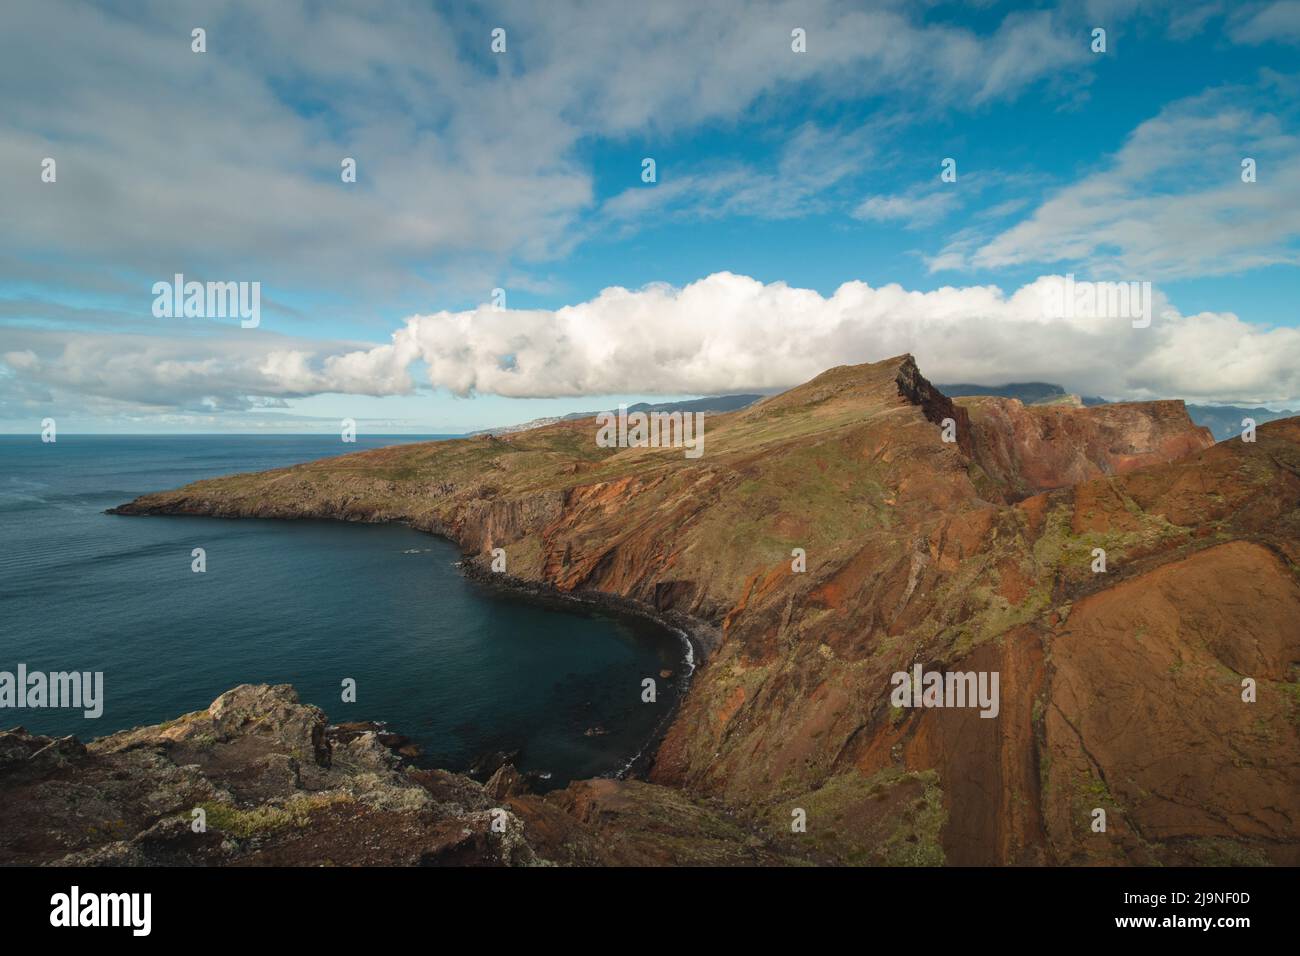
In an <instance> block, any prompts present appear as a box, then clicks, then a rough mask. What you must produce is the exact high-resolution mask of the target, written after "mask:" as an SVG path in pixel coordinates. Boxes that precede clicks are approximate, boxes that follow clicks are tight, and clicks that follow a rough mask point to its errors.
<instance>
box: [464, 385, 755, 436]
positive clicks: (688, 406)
mask: <svg viewBox="0 0 1300 956" xmlns="http://www.w3.org/2000/svg"><path fill="white" fill-rule="evenodd" d="M762 397H763V396H762V395H711V396H708V397H706V398H692V399H688V400H687V401H684V402H659V403H655V404H651V403H649V402H637V403H636V404H635V405H629V406H628V407H627V410H628V412H706V413H711V414H715V415H717V414H721V413H722V412H734V411H738V410H739V409H742V408H748V407H749V406H750V405H753V404H754V403H755V402H756V401H758V400H759V399H760V398H762ZM601 411H611V412H617V411H618V410H617V409H613V408H611V409H601V410H600V411H595V412H572V413H570V414H568V415H556V416H551V417H550V418H534V419H533V420H532V421H527V422H524V423H522V424H520V425H503V426H501V427H499V428H483V429H480V430H479V431H476V432H470V433H469V434H470V435H471V436H472V435H511V434H514V433H515V432H526V431H528V430H529V429H531V428H542V427H543V426H545V425H554V424H555V423H556V422H571V421H576V420H578V419H580V418H595V417H596V416H597V415H599V414H600V413H601Z"/></svg>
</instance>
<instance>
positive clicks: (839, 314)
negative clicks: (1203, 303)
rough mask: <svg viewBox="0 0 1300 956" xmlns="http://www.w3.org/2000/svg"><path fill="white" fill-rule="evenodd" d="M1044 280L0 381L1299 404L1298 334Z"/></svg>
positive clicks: (485, 309)
mask: <svg viewBox="0 0 1300 956" xmlns="http://www.w3.org/2000/svg"><path fill="white" fill-rule="evenodd" d="M1059 281H1060V279H1059V277H1047V276H1045V277H1042V278H1040V279H1038V280H1036V281H1035V282H1033V283H1030V284H1029V285H1026V286H1023V287H1021V288H1020V289H1017V290H1016V291H1014V292H1012V293H1010V294H1007V293H1005V292H1004V291H1003V290H1001V289H999V288H998V287H996V286H968V287H964V288H953V287H944V288H941V289H936V290H934V291H930V292H917V291H908V290H906V289H904V288H902V287H900V286H898V285H887V286H884V287H882V288H873V287H871V286H869V285H867V284H866V283H864V282H856V281H854V282H846V283H844V284H843V285H841V286H840V287H839V288H838V289H837V290H836V291H835V293H834V294H833V295H831V296H829V297H827V296H823V295H821V294H820V293H818V292H815V291H812V290H809V289H798V288H792V287H790V286H788V285H786V284H785V283H780V282H778V283H771V284H764V283H762V282H759V281H758V280H756V279H752V278H749V277H747V276H740V275H735V274H732V273H728V272H721V273H715V274H713V275H710V276H708V277H706V278H703V279H700V280H699V281H697V282H693V283H690V284H689V285H686V286H685V287H683V288H675V287H672V286H668V285H662V284H657V285H650V286H647V287H645V288H642V289H638V290H628V289H623V288H609V289H605V290H604V291H602V292H601V293H600V294H599V295H598V296H596V297H595V298H593V299H591V300H590V301H587V302H582V303H578V304H576V305H571V306H566V307H564V308H560V309H556V310H495V309H493V308H492V307H490V306H482V307H480V308H477V309H474V310H468V311H460V312H448V311H443V312H437V313H433V314H429V315H415V316H411V317H410V318H408V319H407V320H406V322H405V323H404V324H403V326H402V327H401V328H400V329H398V330H397V331H396V332H395V333H394V334H393V336H392V340H391V341H390V342H389V343H387V344H383V345H376V346H371V347H364V348H356V347H349V346H347V345H345V344H342V343H330V344H326V345H322V344H321V343H313V342H309V341H304V340H294V339H288V338H285V337H281V336H275V335H261V334H259V333H258V332H256V331H253V330H249V331H247V332H244V331H243V330H237V329H232V330H230V334H228V335H224V336H221V337H204V338H190V339H183V340H162V339H156V338H150V337H146V336H139V337H135V338H134V339H133V341H132V342H131V347H124V339H127V338H132V337H128V336H122V335H101V336H90V335H85V334H72V335H68V336H66V337H64V335H63V334H62V333H55V332H34V331H33V332H28V333H26V335H25V337H24V341H23V342H22V343H21V345H22V346H23V347H21V348H16V349H13V350H10V351H7V352H6V353H4V354H3V356H0V359H2V360H3V361H2V362H0V375H2V376H3V377H4V378H5V379H7V380H8V382H7V384H8V386H9V388H8V390H9V391H10V392H15V391H17V392H19V393H20V394H22V395H23V396H24V397H25V399H26V401H25V402H24V404H25V405H26V406H27V407H30V408H39V407H40V405H41V403H42V402H48V401H53V400H55V398H56V397H57V396H65V397H66V396H67V395H69V394H76V395H80V396H82V397H83V398H90V399H94V400H96V401H98V402H101V403H102V402H115V403H124V404H132V405H136V406H139V407H155V408H174V409H200V410H215V409H221V408H244V409H247V408H254V407H266V406H268V405H282V404H283V402H284V401H285V399H287V398H299V397H305V396H310V395H318V394H327V393H341V394H351V395H372V396H387V395H407V394H411V393H413V392H415V391H416V388H417V384H418V382H419V380H420V379H423V380H425V381H427V383H428V385H430V386H433V387H435V388H443V389H447V390H449V391H451V392H453V393H455V394H457V395H462V396H468V395H474V394H493V395H499V396H505V397H511V398H554V397H575V398H576V397H583V396H599V395H618V394H631V393H642V394H659V395H682V394H717V393H725V392H742V391H753V390H763V389H781V388H786V387H789V386H792V385H796V384H798V383H800V382H803V381H806V380H807V379H810V378H812V377H813V376H815V375H817V374H818V373H820V372H822V371H824V370H825V369H827V368H830V367H832V366H835V365H848V364H856V363H860V362H870V361H876V360H879V359H882V358H887V357H889V356H891V355H897V354H899V353H902V352H911V353H913V354H914V355H915V356H916V358H917V361H918V362H919V363H920V366H921V369H922V371H923V372H924V373H925V374H926V375H927V376H928V377H929V378H930V379H931V380H933V381H937V382H945V381H948V382H955V381H960V382H972V383H977V384H1002V383H1006V382H1010V381H1028V380H1038V381H1048V382H1055V383H1059V384H1061V385H1063V386H1064V387H1065V388H1066V389H1067V390H1069V391H1073V392H1078V393H1082V394H1089V395H1102V396H1105V397H1107V398H1112V399H1134V400H1138V399H1149V398H1168V397H1177V398H1185V399H1187V400H1189V401H1197V402H1210V403H1213V402H1221V403H1236V402H1242V401H1249V402H1269V403H1278V404H1283V405H1292V406H1293V405H1294V404H1295V403H1296V402H1297V400H1300V329H1294V328H1285V327H1280V328H1273V329H1268V328H1262V327H1260V326H1257V325H1252V324H1250V323H1247V322H1243V321H1242V320H1241V319H1239V318H1238V317H1237V316H1235V315H1233V314H1231V313H1213V312H1202V313H1198V314H1195V315H1183V314H1181V313H1180V312H1179V311H1178V310H1177V309H1176V308H1174V307H1173V306H1172V305H1171V304H1170V303H1169V302H1168V300H1167V299H1166V298H1165V297H1164V296H1163V295H1162V294H1161V293H1160V291H1159V290H1158V289H1157V290H1155V292H1154V296H1153V299H1154V321H1153V322H1152V324H1151V326H1150V327H1149V328H1133V327H1132V322H1131V321H1130V320H1129V319H1127V318H1113V319H1103V318H1080V317H1073V318H1060V317H1056V318H1053V317H1051V316H1050V315H1049V312H1048V310H1047V309H1046V308H1045V306H1044V301H1045V294H1046V291H1047V289H1048V288H1049V286H1050V285H1051V284H1053V283H1056V282H1059Z"/></svg>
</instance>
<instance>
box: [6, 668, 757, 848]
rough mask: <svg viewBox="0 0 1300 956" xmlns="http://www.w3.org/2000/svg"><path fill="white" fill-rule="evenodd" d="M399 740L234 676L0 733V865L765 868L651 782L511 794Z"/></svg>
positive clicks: (734, 829) (733, 834)
mask: <svg viewBox="0 0 1300 956" xmlns="http://www.w3.org/2000/svg"><path fill="white" fill-rule="evenodd" d="M400 742H401V741H400V738H399V739H394V735H390V734H386V733H384V732H383V731H382V730H380V729H379V728H375V727H372V726H367V725H363V724H352V725H343V726H330V725H328V724H327V722H326V718H325V714H324V713H323V712H322V711H321V710H320V709H319V708H317V707H312V706H308V705H305V704H301V703H299V702H298V697H297V694H296V693H295V692H294V690H293V688H292V687H289V686H288V685H279V686H275V687H271V686H267V685H248V684H246V685H243V686H241V687H237V688H235V689H234V690H231V691H227V692H226V693H224V694H222V695H221V696H220V697H218V698H217V699H216V700H215V701H213V703H212V706H210V707H209V708H208V709H207V710H203V711H197V712H195V713H192V714H186V715H184V716H183V717H180V718H178V719H177V720H173V721H168V722H167V723H164V724H159V725H158V726H155V727H142V728H137V729H135V730H129V731H124V732H123V733H119V734H114V735H112V736H110V737H104V738H102V739H100V740H96V741H93V742H91V743H90V744H82V743H80V742H79V741H77V740H76V739H75V738H73V737H63V738H57V739H51V738H49V737H41V736H36V735H32V734H29V733H27V732H26V731H24V730H23V729H21V728H17V729H14V730H11V731H7V732H2V733H0V792H3V795H4V799H3V800H2V801H0V864H52V865H56V866H69V865H87V866H94V865H104V866H148V865H201V864H206V865H241V866H266V865H279V866H295V865H308V866H363V865H376V866H417V865H418V866H535V865H545V864H548V863H560V864H620V863H639V864H646V863H663V864H693V863H719V864H737V863H764V862H779V858H778V857H777V856H776V855H775V854H774V853H772V852H768V851H765V850H764V849H763V847H762V842H761V841H760V840H757V839H754V838H752V837H751V836H750V835H749V834H748V833H746V832H745V831H744V830H743V829H742V828H741V827H740V826H738V825H737V824H735V823H734V822H731V821H729V820H727V819H726V818H725V817H724V816H723V815H722V814H721V813H719V812H717V811H713V810H709V809H707V808H705V807H703V806H698V805H695V804H693V803H692V802H691V801H689V800H687V799H685V798H684V797H682V796H680V795H677V794H675V793H673V792H672V791H669V790H666V789H665V788H661V787H652V786H650V785H648V784H644V783H637V782H619V781H614V780H595V781H590V782H589V783H585V784H578V785H575V786H574V787H573V788H571V790H570V791H566V792H565V793H563V794H561V795H559V796H557V797H555V798H542V797H537V796H519V794H518V791H519V788H520V786H521V781H520V778H519V776H518V775H517V774H516V773H515V772H514V770H513V769H512V768H510V767H508V766H507V767H503V768H502V769H501V770H499V771H497V773H496V774H494V775H493V776H492V778H491V779H489V780H488V781H487V783H486V785H484V784H480V783H477V782H475V781H474V780H471V779H470V778H469V777H465V776H461V775H459V774H453V773H447V772H445V771H442V770H421V769H417V768H416V767H414V766H413V765H411V764H410V763H408V762H407V761H405V760H404V759H403V758H402V757H401V756H400V755H399V754H397V753H396V752H394V750H393V746H394V745H396V744H398V743H400ZM525 821H526V822H527V826H526V825H525ZM526 831H528V832H526Z"/></svg>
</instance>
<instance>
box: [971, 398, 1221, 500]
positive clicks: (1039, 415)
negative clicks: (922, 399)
mask: <svg viewBox="0 0 1300 956" xmlns="http://www.w3.org/2000/svg"><path fill="white" fill-rule="evenodd" d="M960 405H961V406H962V407H963V408H965V409H966V410H967V412H969V414H970V418H971V424H972V426H973V429H974V445H975V449H976V451H975V458H976V460H977V461H978V462H979V464H980V466H981V467H982V468H983V469H984V470H985V471H986V472H987V473H988V474H989V475H990V476H991V477H992V478H993V479H994V480H995V481H996V482H998V483H999V484H1000V485H1002V486H1003V487H1005V488H1007V489H1008V492H1009V493H1010V494H1011V495H1013V496H1015V497H1017V498H1021V497H1028V496H1029V495H1032V494H1036V493H1038V492H1040V491H1050V490H1052V489H1054V488H1065V487H1068V486H1070V485H1076V484H1078V483H1079V482H1081V481H1087V480H1088V479H1089V478H1098V477H1102V476H1104V475H1122V474H1127V473H1128V472H1130V471H1134V470H1136V469H1138V468H1142V467H1144V466H1146V465H1157V464H1162V463H1164V462H1167V461H1173V460H1174V459H1176V458H1182V457H1184V456H1186V455H1190V454H1193V453H1194V452H1198V451H1201V450H1202V449H1205V448H1209V447H1210V446H1211V445H1213V444H1214V437H1213V436H1212V435H1211V434H1210V431H1209V429H1207V428H1201V427H1200V426H1194V425H1192V423H1191V420H1190V419H1189V418H1188V416H1187V410H1186V408H1185V407H1184V406H1183V403H1182V402H1141V403H1137V404H1132V403H1130V404H1120V405H1097V406H1093V407H1091V408H1085V407H1084V406H1083V405H1024V404H1022V403H1021V402H1019V401H1017V400H1016V399H1014V398H967V399H962V400H960Z"/></svg>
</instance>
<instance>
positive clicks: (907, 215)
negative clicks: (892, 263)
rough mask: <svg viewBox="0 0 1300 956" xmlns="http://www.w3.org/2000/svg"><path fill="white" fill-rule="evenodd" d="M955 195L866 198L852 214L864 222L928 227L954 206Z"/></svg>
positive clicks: (938, 194) (948, 193)
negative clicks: (897, 223)
mask: <svg viewBox="0 0 1300 956" xmlns="http://www.w3.org/2000/svg"><path fill="white" fill-rule="evenodd" d="M955 199H956V194H955V193H952V192H931V193H923V194H915V195H895V196H869V197H868V198H866V199H864V200H863V201H862V203H861V204H860V205H859V206H858V208H857V209H855V210H854V211H853V215H854V217H855V218H857V219H864V220H866V221H868V222H901V223H903V224H904V225H906V226H908V227H909V228H917V227H920V226H926V225H930V224H931V223H933V222H935V221H936V220H938V219H940V218H942V217H943V216H944V215H945V214H946V213H947V212H948V211H949V210H950V209H951V208H952V206H953V205H954V202H955Z"/></svg>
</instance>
